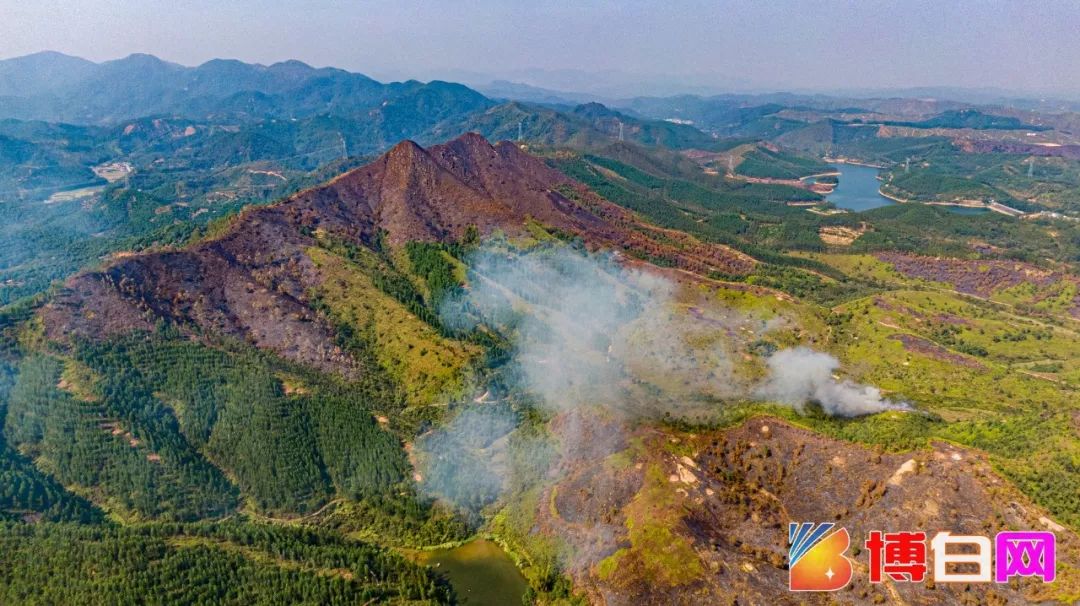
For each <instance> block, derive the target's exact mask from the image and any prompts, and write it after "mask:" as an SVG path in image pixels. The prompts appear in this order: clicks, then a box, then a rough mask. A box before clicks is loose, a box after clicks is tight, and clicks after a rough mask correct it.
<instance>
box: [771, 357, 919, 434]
mask: <svg viewBox="0 0 1080 606" xmlns="http://www.w3.org/2000/svg"><path fill="white" fill-rule="evenodd" d="M767 364H768V366H769V371H770V372H769V379H768V380H767V381H766V382H764V383H762V384H761V385H760V386H759V387H758V388H757V390H756V391H755V393H756V395H757V396H758V397H760V398H761V399H764V400H773V401H777V402H781V403H783V404H787V405H789V406H792V407H794V408H795V409H796V410H798V411H800V412H801V411H802V410H803V408H804V407H805V406H806V404H807V403H808V402H817V403H818V404H820V405H821V408H822V409H823V410H824V411H825V412H826V413H827V414H828V415H829V416H834V417H855V416H859V415H867V414H872V413H875V412H881V411H883V410H889V409H906V408H907V405H906V404H896V403H893V402H891V401H890V400H887V399H885V398H883V397H882V396H881V390H880V389H878V388H876V387H873V386H871V385H859V384H857V383H853V382H851V381H849V380H839V379H837V378H835V377H834V376H833V373H834V372H836V370H837V369H838V368H840V361H839V360H837V359H836V358H834V357H832V356H830V355H829V354H826V353H821V352H819V351H814V350H812V349H810V348H808V347H795V348H792V349H785V350H782V351H778V352H776V353H775V354H773V355H772V356H771V357H769V359H768V361H767Z"/></svg>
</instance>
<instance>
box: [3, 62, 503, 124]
mask: <svg viewBox="0 0 1080 606" xmlns="http://www.w3.org/2000/svg"><path fill="white" fill-rule="evenodd" d="M493 104H494V103H493V102H492V101H490V100H489V99H487V98H485V97H484V96H483V95H481V94H480V93H478V92H476V91H474V90H472V89H469V88H468V87H465V86H462V85H460V84H451V83H447V82H438V81H436V82H429V83H426V84H425V83H421V82H417V81H409V82H395V83H391V84H383V83H381V82H377V81H375V80H373V79H371V78H369V77H367V76H364V75H362V74H355V73H351V72H347V71H344V70H340V69H334V68H320V69H317V68H314V67H311V66H310V65H307V64H305V63H301V62H299V61H286V62H283V63H275V64H273V65H270V66H264V65H256V64H249V63H243V62H240V61H235V60H226V59H215V60H212V61H208V62H206V63H204V64H202V65H200V66H198V67H185V66H182V65H177V64H175V63H169V62H167V61H163V60H161V59H158V58H157V57H154V56H152V55H145V54H136V55H131V56H128V57H125V58H123V59H117V60H115V61H106V62H104V63H92V62H90V61H86V60H84V59H79V58H76V57H70V56H67V55H63V54H60V53H54V52H44V53H38V54H34V55H28V56H26V57H19V58H16V59H9V60H6V61H0V116H2V117H5V118H17V119H23V120H45V121H50V122H69V123H74V124H112V123H116V122H119V121H123V120H127V119H131V118H137V117H142V116H152V115H171V116H181V117H185V118H191V119H212V118H222V117H232V118H271V117H272V118H288V119H293V118H305V117H310V116H314V115H338V116H350V115H364V114H366V113H367V112H369V111H370V110H372V109H373V108H377V107H387V106H391V107H390V109H387V110H386V112H387V113H388V114H391V115H394V114H400V113H401V112H402V111H407V108H410V107H411V108H413V109H419V110H423V113H424V114H425V115H426V116H430V117H431V118H433V119H437V118H438V117H439V116H440V115H444V114H445V113H447V112H454V111H462V110H465V111H468V110H474V109H481V108H484V107H488V106H490V105H493Z"/></svg>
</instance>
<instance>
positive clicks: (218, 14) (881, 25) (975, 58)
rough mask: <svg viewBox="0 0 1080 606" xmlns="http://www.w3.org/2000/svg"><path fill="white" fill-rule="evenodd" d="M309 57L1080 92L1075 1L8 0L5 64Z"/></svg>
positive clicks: (403, 70)
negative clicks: (61, 56) (146, 56)
mask: <svg viewBox="0 0 1080 606" xmlns="http://www.w3.org/2000/svg"><path fill="white" fill-rule="evenodd" d="M43 49H52V50H58V51H62V52H66V53H70V54H74V55H79V56H82V57H86V58H89V59H94V60H102V59H112V58H117V57H120V56H124V55H127V54H129V53H132V52H148V53H152V54H155V55H158V56H160V57H162V58H164V59H168V60H171V61H176V62H178V63H184V64H188V65H194V64H198V63H201V62H203V61H205V60H207V59H210V58H214V57H232V58H238V59H242V60H245V61H255V62H261V63H270V62H274V61H279V60H283V59H290V58H295V59H300V60H303V61H306V62H308V63H311V64H314V65H318V66H322V65H334V66H338V67H343V68H346V69H350V70H353V71H360V72H364V73H368V74H370V75H373V76H376V77H382V78H388V77H393V78H404V77H417V78H422V79H427V78H431V77H436V76H439V75H457V76H461V75H462V74H460V73H459V72H454V71H452V70H469V71H473V72H482V73H485V74H496V75H505V74H514V73H515V72H516V71H518V70H523V69H527V68H540V69H546V70H557V69H577V70H585V71H600V70H618V71H620V72H626V73H627V74H638V75H644V74H650V75H656V74H673V75H675V76H677V78H676V79H678V80H681V81H687V82H694V83H696V84H700V85H703V86H721V87H723V86H732V85H736V86H739V85H741V86H742V87H743V88H746V87H757V88H765V89H809V88H817V89H837V88H844V89H851V88H895V87H910V86H938V85H949V86H963V87H1000V88H1007V89H1014V90H1027V91H1032V92H1038V91H1065V92H1069V93H1077V92H1080V4H1078V3H1076V2H1069V1H1060V2H1041V1H1036V0H1027V1H1015V2H1014V1H997V2H995V1H987V0H979V1H976V0H971V1H968V2H948V1H945V0H936V1H923V0H907V1H903V2H878V1H873V0H858V1H856V0H852V1H849V2H843V1H830V0H817V1H805V2H804V1H795V0H792V1H784V0H752V1H746V2H720V1H713V2H704V1H669V2H644V1H636V0H629V1H625V2H590V1H585V0H581V1H576V2H570V1H567V2H555V1H548V0H531V1H528V2H509V1H505V2H497V1H494V0H479V1H473V2H455V1H442V2H415V1H410V0H389V1H382V0H379V1H367V2H365V1H362V0H361V1H353V2H338V1H332V0H309V1H304V2H284V1H282V0H263V1H257V0H239V1H235V2H224V1H210V0H191V1H186V2H184V1H177V0H174V1H159V0H138V1H135V0H63V1H60V0H33V1H26V0H18V1H15V0H0V57H5V58H6V57H11V56H16V55H22V54H27V53H31V52H35V51H39V50H43Z"/></svg>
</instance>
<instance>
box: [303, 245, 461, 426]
mask: <svg viewBox="0 0 1080 606" xmlns="http://www.w3.org/2000/svg"><path fill="white" fill-rule="evenodd" d="M308 254H310V255H311V258H312V260H313V261H314V262H315V264H316V266H317V267H318V268H319V269H320V271H322V272H323V274H324V275H325V280H324V282H323V285H322V288H321V292H320V294H321V295H322V296H323V298H324V300H325V302H326V303H327V304H328V305H329V306H330V309H331V311H332V313H334V314H335V315H337V316H338V317H339V318H340V319H341V320H344V321H345V322H347V323H348V324H349V325H351V326H352V327H353V328H355V329H357V330H371V331H372V332H373V337H374V343H375V344H376V357H377V359H378V361H379V363H380V364H381V365H382V366H383V368H384V369H385V370H386V371H387V373H389V375H390V376H391V378H393V379H394V380H395V382H396V383H398V384H399V385H401V386H402V388H403V389H404V391H405V396H406V398H407V401H408V403H409V404H410V405H418V406H423V405H427V404H432V403H436V402H442V401H445V399H446V398H448V397H454V396H459V395H462V392H463V389H464V388H465V385H464V383H463V381H464V380H465V376H464V375H465V369H466V368H467V367H468V365H469V364H470V362H471V361H472V360H473V359H474V358H475V357H476V356H478V355H479V353H480V352H479V348H477V347H475V346H472V345H468V344H465V343H461V342H458V341H452V340H449V339H445V338H443V337H442V336H440V335H439V333H438V332H437V331H436V330H435V329H434V328H432V327H431V326H429V325H428V324H425V323H424V322H422V321H421V320H420V319H418V318H417V317H416V316H414V315H413V314H411V313H410V312H409V311H408V310H407V309H405V306H404V305H402V304H401V303H399V302H398V301H397V300H395V299H394V298H392V297H390V296H389V295H387V294H385V293H383V292H382V291H380V290H379V289H378V288H376V287H375V285H374V284H373V283H372V280H371V278H370V277H369V276H368V275H366V274H365V273H364V271H363V270H362V268H361V267H360V266H359V265H358V264H356V263H353V262H352V261H349V260H348V259H345V258H342V257H339V256H337V255H334V254H333V253H330V252H328V251H326V250H322V249H311V250H309V251H308ZM371 262H375V261H374V260H372V261H371Z"/></svg>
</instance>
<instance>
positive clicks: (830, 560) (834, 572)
mask: <svg viewBox="0 0 1080 606" xmlns="http://www.w3.org/2000/svg"><path fill="white" fill-rule="evenodd" d="M835 526H836V525H835V524H831V523H829V522H826V523H824V524H817V525H814V524H813V523H810V522H803V523H801V524H797V523H795V522H792V523H791V524H789V525H788V542H789V543H791V548H790V549H789V550H788V587H789V588H790V589H791V590H792V591H836V590H838V589H842V588H843V587H844V586H845V585H847V584H848V582H849V581H851V560H850V559H848V557H847V556H845V555H844V553H845V552H847V549H848V545H850V544H851V537H850V536H848V531H847V529H846V528H843V527H841V528H840V529H839V530H837V531H835V532H833V533H831V534H830V532H829V531H831V530H832V529H833V528H834V527H835Z"/></svg>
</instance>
